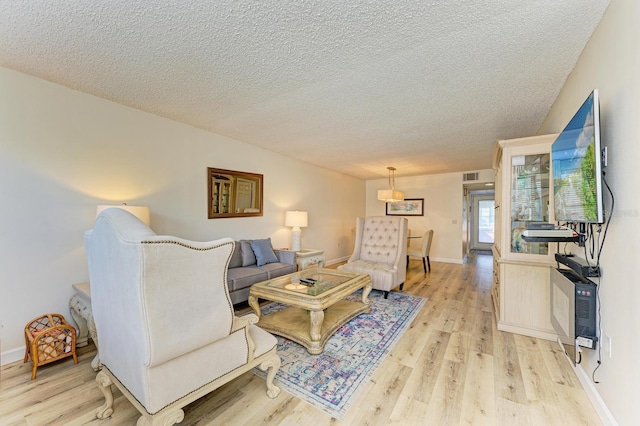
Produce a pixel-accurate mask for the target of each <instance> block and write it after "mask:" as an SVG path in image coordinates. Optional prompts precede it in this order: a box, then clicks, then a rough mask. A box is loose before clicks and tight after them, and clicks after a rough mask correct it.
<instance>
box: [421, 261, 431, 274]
mask: <svg viewBox="0 0 640 426" xmlns="http://www.w3.org/2000/svg"><path fill="white" fill-rule="evenodd" d="M422 268H423V269H424V273H425V274H426V273H427V262H425V258H424V257H423V258H422ZM429 269H431V267H429Z"/></svg>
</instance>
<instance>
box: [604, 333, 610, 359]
mask: <svg viewBox="0 0 640 426" xmlns="http://www.w3.org/2000/svg"><path fill="white" fill-rule="evenodd" d="M604 351H605V353H607V354H608V355H609V358H611V336H609V335H608V334H605V335H604Z"/></svg>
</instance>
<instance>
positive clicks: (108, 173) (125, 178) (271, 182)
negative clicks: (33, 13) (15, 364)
mask: <svg viewBox="0 0 640 426" xmlns="http://www.w3.org/2000/svg"><path fill="white" fill-rule="evenodd" d="M0 94H1V95H0V195H1V196H2V199H1V201H0V223H2V226H0V325H1V326H2V327H1V328H0V333H1V334H0V339H1V341H2V347H1V348H0V353H3V356H2V362H3V363H7V362H11V361H14V360H15V359H18V358H19V357H21V356H22V354H23V352H22V351H23V350H24V340H23V335H22V333H23V327H24V325H25V324H26V323H27V321H29V320H30V319H32V318H34V317H36V316H39V315H41V314H43V313H48V312H58V313H61V314H63V315H64V316H65V317H66V318H67V319H68V320H69V321H72V319H71V317H70V314H69V310H68V300H69V298H70V296H71V295H72V289H71V285H72V284H74V283H78V282H83V281H87V280H88V272H87V266H86V259H85V255H84V247H83V240H82V236H83V232H84V231H85V230H87V229H89V228H91V227H92V226H93V220H94V218H95V211H96V205H97V204H121V203H122V202H127V203H128V204H130V205H136V204H142V205H148V206H149V207H150V209H151V226H152V228H153V229H154V230H155V231H156V232H157V233H159V234H171V235H177V236H180V237H183V238H187V239H192V240H200V241H204V240H210V239H215V238H219V237H224V236H229V237H232V238H235V239H239V238H266V237H271V238H272V240H273V244H274V246H275V247H288V246H289V245H290V235H291V232H290V229H289V228H286V227H285V226H284V212H285V210H289V209H298V210H307V211H308V212H309V227H307V228H304V229H303V231H302V241H303V246H304V247H312V248H322V249H324V250H325V254H326V258H327V260H328V262H329V263H330V262H331V261H336V260H338V259H342V258H346V257H348V255H349V254H350V253H351V244H350V239H351V228H352V227H353V225H354V223H355V218H356V217H357V216H362V215H363V214H364V212H365V182H364V181H362V180H359V179H355V178H352V177H349V176H346V175H343V174H340V173H337V172H332V171H330V170H327V169H323V168H319V167H315V166H312V165H309V164H306V163H302V162H299V161H296V160H293V159H291V158H288V157H286V156H283V155H279V154H275V153H272V152H269V151H266V150H263V149H260V148H256V147H254V146H251V145H248V144H245V143H242V142H239V141H235V140H232V139H229V138H226V137H223V136H220V135H216V134H213V133H209V132H206V131H203V130H200V129H196V128H193V127H190V126H186V125H183V124H180V123H177V122H174V121H171V120H167V119H164V118H161V117H158V116H155V115H151V114H147V113H143V112H141V111H138V110H135V109H132V108H128V107H124V106H121V105H118V104H115V103H113V102H109V101H106V100H104V99H100V98H96V97H94V96H90V95H87V94H83V93H80V92H77V91H74V90H70V89H68V88H65V87H62V86H59V85H56V84H52V83H49V82H46V81H44V80H40V79H37V78H33V77H30V76H27V75H24V74H21V73H18V72H15V71H11V70H8V69H3V68H0ZM207 167H217V168H224V169H233V170H240V171H246V172H253V173H261V174H263V175H264V199H265V202H264V216H263V217H257V218H233V219H214V220H211V219H207V199H206V195H207V186H206V183H207V182H206V168H207ZM325 194H330V195H325ZM16 356H18V358H16Z"/></svg>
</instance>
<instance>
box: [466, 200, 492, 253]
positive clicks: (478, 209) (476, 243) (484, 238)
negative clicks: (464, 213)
mask: <svg viewBox="0 0 640 426" xmlns="http://www.w3.org/2000/svg"><path fill="white" fill-rule="evenodd" d="M487 192H493V191H483V193H479V194H474V193H471V197H470V198H471V200H470V203H469V204H470V206H469V207H470V210H471V211H470V212H469V213H470V214H469V221H470V223H469V230H470V234H471V235H470V236H471V238H470V241H469V249H471V250H491V246H492V245H493V237H494V224H495V220H494V219H495V198H494V197H495V195H494V194H491V193H487Z"/></svg>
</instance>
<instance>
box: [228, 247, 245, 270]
mask: <svg viewBox="0 0 640 426" xmlns="http://www.w3.org/2000/svg"><path fill="white" fill-rule="evenodd" d="M240 266H242V253H241V249H240V243H239V242H237V241H236V243H235V245H234V249H233V253H232V254H231V260H230V261H229V268H239V267H240Z"/></svg>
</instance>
